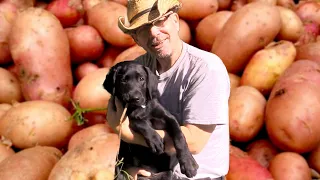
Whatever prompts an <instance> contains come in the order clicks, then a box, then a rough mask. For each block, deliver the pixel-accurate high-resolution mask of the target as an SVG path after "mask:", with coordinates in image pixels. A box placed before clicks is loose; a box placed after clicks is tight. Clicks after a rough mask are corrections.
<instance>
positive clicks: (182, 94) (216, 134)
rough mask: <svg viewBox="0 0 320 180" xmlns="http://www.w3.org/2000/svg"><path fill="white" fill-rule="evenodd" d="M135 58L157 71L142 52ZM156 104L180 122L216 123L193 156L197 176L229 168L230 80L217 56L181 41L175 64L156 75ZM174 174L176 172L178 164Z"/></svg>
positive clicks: (213, 175) (152, 59)
mask: <svg viewBox="0 0 320 180" xmlns="http://www.w3.org/2000/svg"><path fill="white" fill-rule="evenodd" d="M137 61H139V62H140V63H142V64H144V65H145V66H147V67H149V68H150V69H151V70H152V71H153V72H154V73H156V74H158V73H157V70H156V69H157V60H156V58H155V57H153V56H151V55H150V54H149V53H146V54H144V55H142V56H140V57H138V58H137ZM158 90H159V92H160V103H161V104H162V105H164V107H165V108H166V109H167V110H169V111H170V112H171V113H172V114H173V115H174V116H175V117H176V118H177V120H178V121H179V123H180V125H183V124H186V123H191V124H216V125H217V126H216V128H215V130H214V131H213V133H212V135H211V137H210V139H209V142H208V143H207V145H206V146H205V147H204V149H203V150H202V151H201V152H200V153H199V154H196V155H194V158H195V159H196V161H197V162H198V164H199V169H198V172H197V176H196V177H194V179H198V178H206V177H210V178H216V177H220V176H224V175H226V174H227V172H228V169H229V116H228V115H229V110H228V99H229V95H230V80H229V76H228V72H227V70H226V68H225V66H224V64H223V62H222V61H221V59H220V58H219V57H218V56H216V55H214V54H213V53H210V52H206V51H203V50H200V49H198V48H195V47H193V46H191V45H189V44H186V43H183V50H182V53H181V55H180V57H179V59H178V60H177V61H176V63H175V64H174V65H173V66H172V67H171V68H170V69H169V70H168V71H166V72H164V73H162V74H160V75H159V84H158ZM175 174H176V175H178V176H181V177H186V176H184V175H183V174H181V172H180V168H179V165H177V167H176V169H175Z"/></svg>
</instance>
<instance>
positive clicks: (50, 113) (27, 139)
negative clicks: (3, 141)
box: [0, 100, 74, 149]
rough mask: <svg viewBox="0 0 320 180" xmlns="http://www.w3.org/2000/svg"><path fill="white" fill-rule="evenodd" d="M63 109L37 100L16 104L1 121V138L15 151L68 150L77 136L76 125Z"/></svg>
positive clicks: (51, 103) (54, 104) (52, 103)
mask: <svg viewBox="0 0 320 180" xmlns="http://www.w3.org/2000/svg"><path fill="white" fill-rule="evenodd" d="M70 116H71V114H70V113H69V111H68V110H67V109H66V108H64V107H63V106H61V105H59V104H57V103H54V102H49V101H43V100H34V101H26V102H22V103H18V104H15V105H14V106H13V107H12V108H10V109H9V110H8V111H7V113H6V114H4V115H3V116H2V118H1V121H0V135H2V136H4V137H6V138H7V139H9V140H11V141H12V144H13V146H14V147H16V148H19V149H25V148H30V147H34V146H36V145H42V146H53V147H58V148H61V147H64V146H65V145H67V143H68V140H69V139H70V137H71V136H72V134H73V133H74V128H73V125H74V121H72V120H68V118H69V117H70Z"/></svg>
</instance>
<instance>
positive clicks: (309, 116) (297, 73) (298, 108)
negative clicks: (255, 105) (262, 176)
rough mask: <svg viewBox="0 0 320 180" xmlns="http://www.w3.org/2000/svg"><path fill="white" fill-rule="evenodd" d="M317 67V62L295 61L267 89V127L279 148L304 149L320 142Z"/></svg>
mask: <svg viewBox="0 0 320 180" xmlns="http://www.w3.org/2000/svg"><path fill="white" fill-rule="evenodd" d="M319 71H320V67H319V64H317V63H316V62H313V61H310V60H299V61H295V62H294V63H292V64H291V66H290V67H288V68H287V70H286V71H285V72H284V73H283V74H282V75H281V76H280V77H279V79H278V80H277V82H276V83H275V85H274V87H273V89H272V91H271V93H270V96H269V99H268V101H267V105H266V112H265V115H266V116H265V122H266V129H267V132H268V135H269V138H270V140H271V141H272V143H273V144H275V145H276V146H277V147H278V148H279V149H281V150H284V151H292V152H297V153H307V152H310V151H312V150H313V149H314V148H316V147H317V145H318V144H319V143H320V136H319V134H320V126H318V125H319V123H320V119H319V118H318V117H319V116H320V111H319V109H320V95H319V93H318V90H319V87H320V86H319V85H320V74H319ZM297 132H299V133H297Z"/></svg>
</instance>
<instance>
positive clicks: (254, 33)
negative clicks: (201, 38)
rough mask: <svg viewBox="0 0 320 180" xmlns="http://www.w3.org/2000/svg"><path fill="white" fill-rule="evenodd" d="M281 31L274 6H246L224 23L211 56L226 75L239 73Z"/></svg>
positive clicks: (260, 4) (258, 4)
mask: <svg viewBox="0 0 320 180" xmlns="http://www.w3.org/2000/svg"><path fill="white" fill-rule="evenodd" d="M280 28H281V19H280V13H279V10H278V9H277V7H276V6H272V5H269V4H267V3H262V2H253V3H248V4H246V5H245V6H244V7H242V8H240V9H239V10H238V11H236V12H234V13H233V15H232V16H231V17H230V18H229V19H228V21H227V22H226V23H225V25H224V26H223V28H222V29H221V30H220V32H219V33H218V34H217V36H216V39H215V41H214V43H213V45H212V49H211V52H212V53H214V54H216V55H218V56H219V57H220V58H221V59H222V61H223V62H224V64H225V65H226V67H227V70H228V72H230V73H235V74H237V73H239V72H241V71H242V70H243V69H244V68H245V66H246V64H247V63H248V61H249V59H250V57H251V56H252V55H253V54H254V53H255V52H256V51H258V50H260V49H262V48H263V47H264V46H266V45H267V44H269V43H270V42H271V41H272V40H273V39H274V38H275V37H276V35H277V34H278V32H279V31H280Z"/></svg>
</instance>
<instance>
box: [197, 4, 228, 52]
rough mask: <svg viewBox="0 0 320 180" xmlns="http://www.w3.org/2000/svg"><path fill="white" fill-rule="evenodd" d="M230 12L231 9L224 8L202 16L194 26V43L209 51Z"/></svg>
mask: <svg viewBox="0 0 320 180" xmlns="http://www.w3.org/2000/svg"><path fill="white" fill-rule="evenodd" d="M232 14H233V12H232V11H227V10H225V11H218V12H216V13H213V14H210V15H208V16H206V17H204V18H203V19H202V20H201V21H200V22H199V23H198V25H197V27H196V28H195V42H196V45H197V46H198V47H199V48H200V49H203V50H205V51H209V52H210V50H211V47H212V44H213V42H214V40H215V38H216V36H217V34H218V33H219V31H220V30H221V29H222V27H223V26H224V24H225V23H226V22H227V20H228V19H229V18H230V17H231V15H232Z"/></svg>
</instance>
